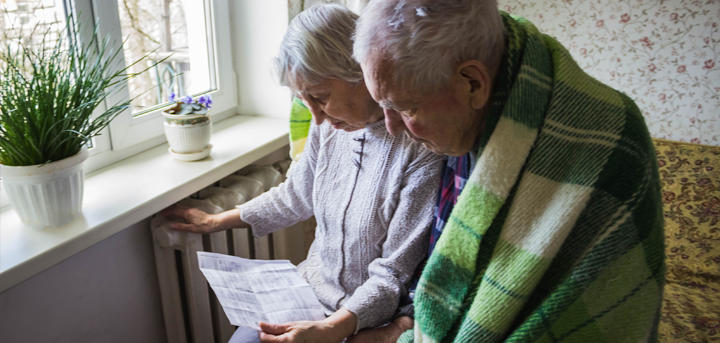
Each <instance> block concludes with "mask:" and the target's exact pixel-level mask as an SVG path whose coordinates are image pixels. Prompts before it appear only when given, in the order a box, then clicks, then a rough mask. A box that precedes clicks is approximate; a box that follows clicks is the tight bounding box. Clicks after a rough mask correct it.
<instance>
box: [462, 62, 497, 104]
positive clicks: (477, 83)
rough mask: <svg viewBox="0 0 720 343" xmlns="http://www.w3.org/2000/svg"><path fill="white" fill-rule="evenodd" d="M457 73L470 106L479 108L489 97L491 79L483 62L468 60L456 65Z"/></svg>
mask: <svg viewBox="0 0 720 343" xmlns="http://www.w3.org/2000/svg"><path fill="white" fill-rule="evenodd" d="M457 75H458V76H459V77H460V78H461V80H462V82H463V84H464V87H463V88H464V89H465V92H467V95H468V97H469V99H470V106H472V107H473V108H474V109H476V110H480V109H482V108H484V107H485V105H487V102H488V100H489V99H490V90H491V88H492V79H491V77H490V73H489V72H488V70H487V68H486V67H485V64H483V63H482V62H480V61H477V60H468V61H465V62H463V63H460V65H459V66H458V67H457Z"/></svg>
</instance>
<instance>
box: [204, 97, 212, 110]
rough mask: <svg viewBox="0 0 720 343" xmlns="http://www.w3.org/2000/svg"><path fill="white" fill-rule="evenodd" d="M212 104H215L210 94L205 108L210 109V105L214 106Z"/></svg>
mask: <svg viewBox="0 0 720 343" xmlns="http://www.w3.org/2000/svg"><path fill="white" fill-rule="evenodd" d="M212 103H213V101H212V96H210V95H209V94H208V96H207V104H206V106H205V107H207V108H210V105H212Z"/></svg>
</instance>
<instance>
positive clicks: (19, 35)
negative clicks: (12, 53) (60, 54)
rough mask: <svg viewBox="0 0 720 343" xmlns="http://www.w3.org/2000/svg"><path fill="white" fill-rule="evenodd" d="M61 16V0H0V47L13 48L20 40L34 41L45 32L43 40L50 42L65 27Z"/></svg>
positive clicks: (63, 17) (40, 38)
mask: <svg viewBox="0 0 720 343" xmlns="http://www.w3.org/2000/svg"><path fill="white" fill-rule="evenodd" d="M65 19H66V14H65V8H64V6H63V3H62V1H61V0H0V28H2V32H3V33H2V35H0V36H2V39H3V44H0V49H3V50H5V49H8V47H9V48H10V49H17V47H18V45H19V44H20V42H21V40H22V43H24V44H26V45H28V46H33V45H38V44H39V43H40V41H41V40H42V38H43V35H44V34H46V33H47V37H46V38H45V41H46V42H47V43H53V42H55V41H57V38H58V34H60V33H61V32H63V30H64V29H65ZM6 38H7V40H6ZM52 47H53V45H52V44H46V48H52Z"/></svg>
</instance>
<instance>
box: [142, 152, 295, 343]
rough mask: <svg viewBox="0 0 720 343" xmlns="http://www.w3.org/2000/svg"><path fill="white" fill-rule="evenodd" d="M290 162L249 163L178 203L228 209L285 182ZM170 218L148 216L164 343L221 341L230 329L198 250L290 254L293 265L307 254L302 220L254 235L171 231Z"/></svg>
mask: <svg viewBox="0 0 720 343" xmlns="http://www.w3.org/2000/svg"><path fill="white" fill-rule="evenodd" d="M289 165H290V161H289V160H283V161H279V162H276V163H274V164H273V165H272V166H258V165H251V166H248V167H246V168H243V169H241V170H240V171H238V172H236V173H235V174H233V175H230V176H227V177H225V178H224V179H222V180H220V181H219V182H217V183H215V184H214V185H213V186H211V187H207V188H205V189H203V190H200V191H199V192H197V193H196V194H194V195H193V196H191V197H190V198H186V199H183V200H182V201H180V202H179V204H182V205H185V206H188V207H194V208H198V209H201V210H203V211H205V212H207V213H213V214H214V213H220V212H222V211H226V210H230V209H233V208H235V206H236V205H239V204H242V203H244V202H246V201H247V200H250V199H252V198H254V197H256V196H258V195H260V194H262V193H263V192H265V191H267V190H269V189H270V188H272V187H274V186H277V185H278V184H279V183H281V182H282V181H284V178H285V176H284V175H285V173H286V172H287V169H288V167H289ZM173 220H178V219H177V218H165V217H164V216H162V215H161V214H156V215H155V216H154V217H153V219H152V221H151V227H152V232H153V241H154V244H153V248H154V252H155V263H156V267H157V274H158V281H159V286H160V296H161V301H162V309H163V317H164V321H165V330H166V334H167V339H168V342H169V343H225V342H227V341H228V340H229V339H230V337H231V336H232V334H233V333H234V332H235V327H234V326H232V325H231V324H230V322H229V321H228V319H227V317H226V316H225V314H224V313H223V310H222V307H221V306H220V304H219V303H218V301H217V299H216V298H215V296H214V294H213V293H212V291H211V290H210V288H209V286H208V284H207V282H206V280H205V278H204V277H203V275H202V273H201V272H200V269H199V268H198V259H197V252H198V251H208V252H215V253H221V254H230V255H235V256H240V257H243V258H254V259H263V260H269V259H274V258H277V259H289V260H291V261H292V262H293V263H296V264H297V263H298V262H299V260H302V258H304V256H305V253H306V247H307V244H303V243H304V241H305V236H306V234H305V233H304V232H303V231H304V230H303V223H300V224H298V225H296V226H294V227H291V228H286V229H283V230H280V231H276V232H275V233H273V234H270V235H268V236H265V237H262V238H255V237H254V236H253V235H252V231H251V230H250V229H232V230H227V231H225V232H216V233H212V234H207V235H198V234H193V233H185V232H177V231H172V230H170V229H169V224H170V223H171V222H172V221H173Z"/></svg>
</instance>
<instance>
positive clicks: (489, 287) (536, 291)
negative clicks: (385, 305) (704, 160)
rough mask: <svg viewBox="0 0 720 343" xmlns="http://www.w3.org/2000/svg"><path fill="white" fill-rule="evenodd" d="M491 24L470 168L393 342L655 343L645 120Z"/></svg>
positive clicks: (526, 31) (657, 263) (521, 37)
mask: <svg viewBox="0 0 720 343" xmlns="http://www.w3.org/2000/svg"><path fill="white" fill-rule="evenodd" d="M503 20H504V22H505V26H506V28H507V31H508V56H507V59H506V61H505V62H503V66H502V67H501V71H500V73H499V75H498V79H497V81H496V86H495V88H494V90H493V93H494V94H493V101H492V103H491V105H490V106H491V108H490V111H489V117H488V122H487V123H486V128H487V129H486V130H485V131H484V133H483V135H482V136H481V138H480V140H481V141H480V152H479V155H478V162H477V165H476V167H475V169H474V170H473V172H472V174H471V176H470V179H469V180H468V183H467V185H466V186H465V189H464V190H463V192H462V194H461V195H460V197H459V198H458V202H457V204H456V206H455V208H454V210H453V212H452V214H451V217H450V219H449V220H448V223H447V226H446V227H445V229H444V232H443V234H442V236H441V237H440V239H439V241H438V243H437V247H436V249H435V250H434V252H433V254H432V256H430V260H429V262H428V264H427V266H426V267H425V269H424V271H423V273H422V277H421V280H420V284H419V286H418V289H417V292H416V297H415V315H416V318H415V328H414V330H409V331H407V332H406V333H405V334H404V335H403V336H402V337H401V338H400V340H399V341H400V342H412V341H415V342H499V341H507V342H638V341H641V340H649V341H655V340H656V333H657V325H658V319H659V316H660V304H661V298H662V287H663V269H664V264H663V263H664V262H663V261H664V255H663V232H662V231H663V219H662V207H661V201H660V183H659V180H658V171H657V162H656V158H655V153H654V149H653V145H652V142H651V140H650V136H649V134H648V131H647V128H646V126H645V123H644V120H643V117H642V115H641V114H640V111H639V110H638V108H637V107H636V106H635V104H634V103H633V101H632V100H630V99H629V98H628V97H627V96H625V95H624V94H622V93H620V92H618V91H616V90H613V89H611V88H609V87H607V86H605V85H603V84H601V83H600V82H598V81H596V80H595V79H593V78H592V77H590V76H588V75H587V74H585V73H584V72H583V71H582V70H581V69H580V68H579V67H578V65H577V64H576V63H575V62H574V61H573V59H572V57H571V56H570V54H569V53H568V52H567V51H566V50H565V49H564V48H563V47H562V46H561V45H560V44H559V43H558V42H557V41H556V40H555V39H553V38H551V37H549V36H546V35H542V34H540V32H538V30H537V29H536V28H535V27H534V26H533V25H532V24H531V23H530V22H528V21H526V20H525V19H522V18H516V17H511V16H509V15H507V14H505V13H503Z"/></svg>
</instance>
